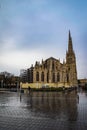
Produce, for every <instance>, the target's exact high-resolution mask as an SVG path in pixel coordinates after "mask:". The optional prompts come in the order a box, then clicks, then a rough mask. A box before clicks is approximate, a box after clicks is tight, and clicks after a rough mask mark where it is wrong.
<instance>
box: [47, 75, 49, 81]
mask: <svg viewBox="0 0 87 130" xmlns="http://www.w3.org/2000/svg"><path fill="white" fill-rule="evenodd" d="M47 83H49V72H47Z"/></svg>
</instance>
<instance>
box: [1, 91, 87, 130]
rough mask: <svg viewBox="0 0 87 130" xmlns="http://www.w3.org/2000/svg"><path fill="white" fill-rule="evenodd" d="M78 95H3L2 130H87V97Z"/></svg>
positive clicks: (45, 93)
mask: <svg viewBox="0 0 87 130" xmlns="http://www.w3.org/2000/svg"><path fill="white" fill-rule="evenodd" d="M43 93H44V94H43ZM43 95H45V96H43ZM78 95H79V102H77V94H76V93H75V92H70V93H65V94H64V93H62V92H61V93H59V92H39V93H38V92H34V93H32V94H31V95H25V94H22V95H21V96H22V97H21V100H20V96H19V94H18V93H0V130H86V129H87V96H86V95H87V93H86V92H84V93H78Z"/></svg>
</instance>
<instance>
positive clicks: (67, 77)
mask: <svg viewBox="0 0 87 130" xmlns="http://www.w3.org/2000/svg"><path fill="white" fill-rule="evenodd" d="M66 79H67V82H69V75H68V74H66Z"/></svg>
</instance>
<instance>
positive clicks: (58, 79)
mask: <svg viewBox="0 0 87 130" xmlns="http://www.w3.org/2000/svg"><path fill="white" fill-rule="evenodd" d="M57 81H58V82H59V81H60V74H59V73H57Z"/></svg>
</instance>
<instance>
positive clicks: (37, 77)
mask: <svg viewBox="0 0 87 130" xmlns="http://www.w3.org/2000/svg"><path fill="white" fill-rule="evenodd" d="M36 81H39V72H37V73H36Z"/></svg>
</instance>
